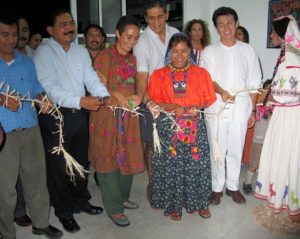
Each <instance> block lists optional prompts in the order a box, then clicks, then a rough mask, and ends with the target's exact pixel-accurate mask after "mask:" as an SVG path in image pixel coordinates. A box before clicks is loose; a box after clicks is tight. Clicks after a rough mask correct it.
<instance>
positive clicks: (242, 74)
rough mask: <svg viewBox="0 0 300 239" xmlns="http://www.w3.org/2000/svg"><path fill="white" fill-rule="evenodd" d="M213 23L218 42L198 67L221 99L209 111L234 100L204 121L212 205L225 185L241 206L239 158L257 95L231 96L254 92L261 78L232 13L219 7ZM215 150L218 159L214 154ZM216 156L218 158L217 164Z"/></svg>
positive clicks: (251, 124) (252, 54)
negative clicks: (208, 141) (211, 81)
mask: <svg viewBox="0 0 300 239" xmlns="http://www.w3.org/2000/svg"><path fill="white" fill-rule="evenodd" d="M212 20H213V23H214V26H215V27H216V30H217V32H218V34H219V35H220V41H219V42H218V43H216V44H214V45H211V46H208V47H206V48H205V49H204V52H203V56H202V57H201V66H203V67H205V68H206V69H207V70H208V71H209V73H210V74H211V77H212V80H213V81H214V83H215V90H216V92H217V93H219V94H220V95H217V101H216V102H215V103H214V104H213V105H212V106H211V107H210V108H209V110H210V111H211V112H215V113H217V112H219V111H220V109H221V108H222V107H223V106H224V104H225V103H224V100H226V99H229V100H230V99H233V100H234V102H233V103H229V104H227V105H226V109H225V110H223V112H222V113H221V114H220V115H219V116H212V117H207V128H208V136H209V140H210V146H211V150H210V151H211V152H210V153H211V157H212V160H211V161H212V190H213V192H212V195H211V203H212V204H214V205H218V204H219V203H220V201H221V197H222V196H223V187H224V184H225V182H226V194H227V195H228V196H230V197H232V200H233V201H234V202H236V203H239V204H241V203H245V202H246V199H245V197H244V196H243V195H242V194H241V193H240V191H239V176H240V170H241V158H242V153H243V148H244V142H245V135H246V131H247V127H249V128H251V127H253V126H254V124H255V115H256V114H255V113H256V99H257V93H256V91H244V92H241V93H239V94H238V95H237V96H235V97H232V95H233V94H234V92H235V91H238V90H243V89H254V88H257V87H258V86H259V85H260V83H261V77H262V75H261V70H260V66H259V61H258V57H257V54H256V53H255V51H254V49H253V48H252V47H251V46H250V45H249V44H246V43H243V42H240V41H237V40H236V38H235V33H236V29H237V27H238V16H237V13H236V12H235V10H233V9H231V8H228V7H220V8H218V9H217V10H216V11H215V12H214V14H213V19H212ZM228 93H229V94H231V95H229V94H228ZM218 146H219V149H220V152H221V155H220V154H218V153H217V152H218V150H217V148H218ZM218 156H221V157H220V158H219V160H217V158H218ZM225 170H226V173H225Z"/></svg>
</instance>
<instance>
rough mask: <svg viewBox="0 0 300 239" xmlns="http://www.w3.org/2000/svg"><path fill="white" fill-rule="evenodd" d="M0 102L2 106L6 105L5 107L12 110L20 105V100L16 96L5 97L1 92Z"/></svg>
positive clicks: (15, 109)
mask: <svg viewBox="0 0 300 239" xmlns="http://www.w3.org/2000/svg"><path fill="white" fill-rule="evenodd" d="M0 102H1V105H2V106H4V107H6V108H7V109H9V110H10V111H13V112H16V111H18V109H19V107H20V105H21V102H20V100H18V98H17V97H16V96H8V97H7V98H6V96H5V95H3V94H0Z"/></svg>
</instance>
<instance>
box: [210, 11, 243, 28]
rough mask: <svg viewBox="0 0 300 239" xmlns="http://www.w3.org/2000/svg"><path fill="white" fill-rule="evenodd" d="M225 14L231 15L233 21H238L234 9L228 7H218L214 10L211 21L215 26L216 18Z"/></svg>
mask: <svg viewBox="0 0 300 239" xmlns="http://www.w3.org/2000/svg"><path fill="white" fill-rule="evenodd" d="M224 15H225V16H226V15H232V16H233V18H234V20H235V22H238V20H239V18H238V15H237V13H236V11H235V10H234V9H232V8H230V7H219V8H218V9H216V10H215V12H214V14H213V17H212V21H213V23H214V26H215V27H217V19H218V17H220V16H224Z"/></svg>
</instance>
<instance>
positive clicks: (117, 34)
mask: <svg viewBox="0 0 300 239" xmlns="http://www.w3.org/2000/svg"><path fill="white" fill-rule="evenodd" d="M116 36H117V38H118V39H119V38H120V33H119V31H118V30H116Z"/></svg>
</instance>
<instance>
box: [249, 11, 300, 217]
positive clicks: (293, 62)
mask: <svg viewBox="0 0 300 239" xmlns="http://www.w3.org/2000/svg"><path fill="white" fill-rule="evenodd" d="M290 18H291V20H290V22H289V25H288V28H287V32H286V34H285V59H284V60H283V61H282V62H281V64H280V65H279V66H278V71H277V73H276V75H275V77H274V80H273V84H272V94H273V97H274V99H275V100H276V101H277V102H278V103H277V106H275V109H274V112H273V115H272V117H271V120H270V124H269V127H268V130H267V133H266V137H265V140H264V144H263V148H262V153H261V158H260V165H259V173H258V178H257V182H256V194H255V196H256V197H258V198H261V199H266V200H268V204H269V206H271V207H272V208H274V212H280V211H281V210H282V209H288V211H289V213H290V214H291V215H295V214H298V213H300V83H299V80H300V32H299V29H298V25H297V22H296V21H295V19H294V18H292V17H290Z"/></svg>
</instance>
